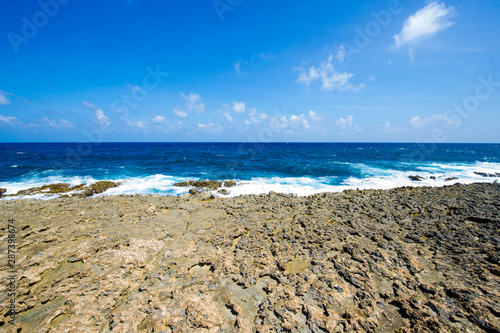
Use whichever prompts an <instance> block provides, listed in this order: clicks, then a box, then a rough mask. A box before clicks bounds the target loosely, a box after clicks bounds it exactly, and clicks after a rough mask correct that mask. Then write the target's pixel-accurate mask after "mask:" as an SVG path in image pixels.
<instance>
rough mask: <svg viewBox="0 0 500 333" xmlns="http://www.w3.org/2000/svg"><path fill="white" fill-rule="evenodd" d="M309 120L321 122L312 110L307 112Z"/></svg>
mask: <svg viewBox="0 0 500 333" xmlns="http://www.w3.org/2000/svg"><path fill="white" fill-rule="evenodd" d="M309 118H311V119H312V120H316V121H318V120H321V117H320V116H319V115H318V114H317V113H316V112H314V111H313V110H311V111H309Z"/></svg>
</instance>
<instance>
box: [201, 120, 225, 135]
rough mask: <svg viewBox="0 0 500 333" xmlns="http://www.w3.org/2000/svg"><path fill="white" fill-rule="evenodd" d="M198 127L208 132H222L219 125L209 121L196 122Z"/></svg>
mask: <svg viewBox="0 0 500 333" xmlns="http://www.w3.org/2000/svg"><path fill="white" fill-rule="evenodd" d="M198 129H200V130H203V131H206V132H210V133H220V132H222V126H221V125H215V123H213V122H210V123H208V124H198Z"/></svg>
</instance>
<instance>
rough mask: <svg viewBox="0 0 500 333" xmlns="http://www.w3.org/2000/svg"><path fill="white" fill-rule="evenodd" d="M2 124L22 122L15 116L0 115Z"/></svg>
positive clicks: (10, 124) (14, 124)
mask: <svg viewBox="0 0 500 333" xmlns="http://www.w3.org/2000/svg"><path fill="white" fill-rule="evenodd" d="M2 124H6V125H9V126H16V125H20V124H22V122H21V121H20V120H19V119H17V118H16V117H10V116H7V117H5V116H2V115H0V125H2Z"/></svg>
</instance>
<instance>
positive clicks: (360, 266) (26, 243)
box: [0, 183, 500, 332]
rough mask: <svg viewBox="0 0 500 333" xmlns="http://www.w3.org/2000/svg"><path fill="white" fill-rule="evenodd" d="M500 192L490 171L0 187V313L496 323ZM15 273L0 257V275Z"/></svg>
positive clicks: (443, 325) (160, 319)
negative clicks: (360, 180) (207, 187)
mask: <svg viewBox="0 0 500 333" xmlns="http://www.w3.org/2000/svg"><path fill="white" fill-rule="evenodd" d="M193 187H194V186H193ZM193 190H196V187H194V188H193ZM498 202H500V186H499V185H496V184H487V183H483V184H471V185H459V184H455V185H451V186H446V187H443V188H431V187H416V188H399V189H393V190H387V191H382V190H362V191H345V192H344V193H322V194H318V195H312V196H308V197H296V196H293V195H285V194H278V193H273V194H264V195H243V196H239V197H235V198H216V197H213V196H212V195H211V193H198V192H196V193H195V194H194V195H189V194H186V195H183V196H181V197H159V196H138V195H137V196H110V197H106V198H102V199H99V198H87V197H83V196H82V197H68V198H60V199H55V200H32V199H27V200H2V201H0V221H7V220H8V219H11V218H12V217H14V218H15V220H16V225H17V234H16V241H17V242H18V243H17V246H18V252H17V253H18V258H19V260H17V261H16V263H17V265H16V271H17V272H18V275H17V277H18V278H17V282H18V284H17V287H18V289H17V293H16V299H15V302H16V309H17V311H18V314H17V316H16V325H17V326H16V327H15V328H14V327H13V326H9V324H8V322H7V319H8V317H7V316H5V315H6V310H5V307H4V308H2V309H1V310H0V318H3V319H0V325H1V326H2V329H4V330H5V331H7V329H11V328H10V327H12V329H13V330H15V331H22V332H48V331H57V332H78V331H81V330H82V323H85V324H84V325H85V327H86V328H89V329H88V330H89V331H103V332H107V331H112V332H114V331H116V332H127V331H130V332H141V331H144V332H152V331H154V332H161V331H163V332H256V331H270V332H271V331H292V332H293V331H295V332H324V331H327V332H414V331H418V332H453V331H456V332H462V331H463V332H467V331H468V332H481V331H489V332H496V331H498V330H499V329H500V323H499V319H498V318H499V312H500V308H499V306H498V305H499V304H500V295H499V294H498V290H499V283H500V282H499V281H500V280H499V279H500V268H499V267H500V266H499V262H500V256H499V254H498V253H499V245H500V225H499V223H500V220H499V218H498V216H499V215H500V214H499V206H498ZM4 238H5V237H4ZM4 240H5V239H4ZM478 240H480V241H478ZM5 251H6V250H4V254H5V253H6V252H5ZM9 274H10V273H9V270H8V267H7V266H6V265H3V266H1V268H0V279H1V280H3V281H5V280H6V278H7V277H8V276H9ZM5 301H8V300H7V299H6V300H5ZM2 320H3V321H2Z"/></svg>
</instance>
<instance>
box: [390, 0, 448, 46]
mask: <svg viewBox="0 0 500 333" xmlns="http://www.w3.org/2000/svg"><path fill="white" fill-rule="evenodd" d="M455 13H456V12H455V8H454V7H446V6H445V4H444V3H437V2H435V1H433V2H431V3H429V4H428V5H427V6H425V7H424V8H422V9H420V10H419V11H417V12H416V13H415V14H413V15H411V16H410V17H408V19H407V20H406V21H405V22H404V24H403V29H402V30H401V32H400V33H399V34H397V35H395V36H394V42H395V46H396V47H401V46H403V45H407V44H413V43H415V42H417V41H420V40H422V39H425V38H428V37H432V36H434V35H435V34H436V33H438V32H439V31H442V30H445V29H447V28H449V27H450V26H451V25H452V24H453V23H454V22H453V21H451V19H452V18H453V17H454V16H455Z"/></svg>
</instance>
